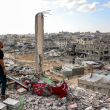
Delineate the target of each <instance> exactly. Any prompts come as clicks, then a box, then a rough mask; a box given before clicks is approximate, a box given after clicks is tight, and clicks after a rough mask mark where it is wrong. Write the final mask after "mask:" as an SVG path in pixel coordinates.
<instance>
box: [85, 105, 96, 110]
mask: <svg viewBox="0 0 110 110" xmlns="http://www.w3.org/2000/svg"><path fill="white" fill-rule="evenodd" d="M85 110H94V109H93V107H92V106H90V107H87V108H86V109H85Z"/></svg>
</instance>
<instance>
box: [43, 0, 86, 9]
mask: <svg viewBox="0 0 110 110" xmlns="http://www.w3.org/2000/svg"><path fill="white" fill-rule="evenodd" d="M43 1H44V0H43ZM45 1H47V2H48V3H52V4H55V5H59V6H60V7H61V8H64V7H66V8H68V9H70V8H77V7H78V6H80V5H82V4H84V3H88V0H45Z"/></svg>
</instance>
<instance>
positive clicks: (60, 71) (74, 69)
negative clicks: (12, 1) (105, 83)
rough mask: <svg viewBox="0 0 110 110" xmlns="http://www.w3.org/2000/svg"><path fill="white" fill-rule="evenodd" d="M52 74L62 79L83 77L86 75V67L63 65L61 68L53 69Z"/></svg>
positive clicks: (51, 69)
mask: <svg viewBox="0 0 110 110" xmlns="http://www.w3.org/2000/svg"><path fill="white" fill-rule="evenodd" d="M50 72H51V73H53V74H55V75H57V76H62V77H70V76H74V75H83V74H84V67H82V66H80V65H73V64H68V65H62V66H59V67H51V68H50Z"/></svg>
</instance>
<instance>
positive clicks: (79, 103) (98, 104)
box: [0, 85, 110, 110]
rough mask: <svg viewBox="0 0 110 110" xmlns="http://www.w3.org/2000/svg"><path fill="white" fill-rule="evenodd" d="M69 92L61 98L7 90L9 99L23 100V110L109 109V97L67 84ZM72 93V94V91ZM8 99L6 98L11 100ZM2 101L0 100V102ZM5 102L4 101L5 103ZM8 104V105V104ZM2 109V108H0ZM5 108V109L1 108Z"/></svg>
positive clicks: (53, 95)
mask: <svg viewBox="0 0 110 110" xmlns="http://www.w3.org/2000/svg"><path fill="white" fill-rule="evenodd" d="M68 87H69V89H68V92H69V93H70V94H69V95H67V96H64V97H63V98H60V97H59V96H58V95H56V94H52V95H51V96H49V97H44V96H38V95H35V94H34V95H33V94H32V93H31V92H27V93H26V94H21V95H20V94H18V93H17V91H16V90H15V89H13V90H9V89H8V90H7V93H8V94H10V98H11V99H15V100H24V107H23V110H109V109H110V103H109V102H110V99H109V100H108V101H106V100H105V99H107V96H106V95H104V94H101V93H98V92H93V91H91V90H87V89H83V88H80V87H77V86H76V87H75V86H73V85H68ZM70 90H71V91H72V92H73V94H74V95H72V92H70ZM11 99H8V100H11ZM0 103H2V102H0ZM5 104H6V103H5ZM8 106H9V105H8ZM1 110H2V109H1ZM3 110H5V109H3Z"/></svg>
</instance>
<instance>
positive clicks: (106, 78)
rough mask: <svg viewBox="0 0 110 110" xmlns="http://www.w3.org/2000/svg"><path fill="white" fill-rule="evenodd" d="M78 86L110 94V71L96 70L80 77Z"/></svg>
mask: <svg viewBox="0 0 110 110" xmlns="http://www.w3.org/2000/svg"><path fill="white" fill-rule="evenodd" d="M78 86H79V87H82V88H85V89H90V90H93V91H97V92H100V93H103V94H106V95H108V96H110V87H109V86H110V72H104V71H94V72H93V73H90V74H88V75H86V76H83V77H81V78H79V79H78Z"/></svg>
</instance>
